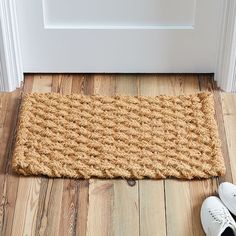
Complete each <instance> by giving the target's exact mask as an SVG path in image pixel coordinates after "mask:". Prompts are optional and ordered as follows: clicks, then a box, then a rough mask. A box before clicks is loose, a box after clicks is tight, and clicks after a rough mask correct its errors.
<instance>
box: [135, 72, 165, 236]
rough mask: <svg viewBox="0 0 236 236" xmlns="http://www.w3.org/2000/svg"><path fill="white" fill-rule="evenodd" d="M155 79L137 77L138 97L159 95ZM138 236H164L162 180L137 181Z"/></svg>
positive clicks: (151, 77) (152, 77)
mask: <svg viewBox="0 0 236 236" xmlns="http://www.w3.org/2000/svg"><path fill="white" fill-rule="evenodd" d="M157 79H158V78H157V77H156V76H154V75H151V76H149V75H146V76H142V77H139V95H142V96H156V95H158V94H159V92H158V89H159V88H158V86H157ZM139 203H140V222H141V224H140V235H147V236H148V235H150V236H152V235H157V234H158V235H163V236H164V235H166V219H165V195H164V181H163V180H140V181H139Z"/></svg>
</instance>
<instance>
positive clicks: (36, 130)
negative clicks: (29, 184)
mask: <svg viewBox="0 0 236 236" xmlns="http://www.w3.org/2000/svg"><path fill="white" fill-rule="evenodd" d="M12 164H13V168H14V170H15V171H16V172H18V173H20V174H23V175H41V174H42V175H47V176H50V177H72V178H85V179H88V178H91V177H99V178H116V177H122V178H135V179H142V178H144V177H149V178H153V179H159V178H166V177H176V178H183V179H192V178H208V177H212V176H221V175H223V174H224V173H225V166H224V161H223V157H222V154H221V149H220V141H219V137H218V131H217V125H216V121H215V119H214V101H213V95H212V94H211V93H207V92H204V93H199V94H194V95H188V96H184V95H183V96H175V97H174V96H157V97H142V96H137V97H129V96H115V97H103V96H83V95H78V94H73V95H60V94H54V93H48V94H36V93H32V94H26V95H24V97H23V102H22V105H21V111H20V115H19V124H18V132H17V137H16V143H15V150H14V154H13V163H12Z"/></svg>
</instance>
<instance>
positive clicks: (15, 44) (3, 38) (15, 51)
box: [0, 0, 23, 91]
mask: <svg viewBox="0 0 236 236" xmlns="http://www.w3.org/2000/svg"><path fill="white" fill-rule="evenodd" d="M15 6H16V5H15V0H1V1H0V91H13V90H15V89H16V88H17V87H19V86H20V83H21V81H22V79H23V71H22V65H21V55H20V45H19V38H18V28H17V20H16V8H15Z"/></svg>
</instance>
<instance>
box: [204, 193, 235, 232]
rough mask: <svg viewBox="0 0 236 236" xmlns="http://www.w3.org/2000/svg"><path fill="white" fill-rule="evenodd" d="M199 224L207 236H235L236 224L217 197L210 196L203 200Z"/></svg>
mask: <svg viewBox="0 0 236 236" xmlns="http://www.w3.org/2000/svg"><path fill="white" fill-rule="evenodd" d="M201 222H202V226H203V229H204V231H205V233H206V235H207V236H220V235H232V236H236V223H235V221H234V219H233V217H232V216H231V215H230V213H229V211H228V210H227V208H226V207H225V206H224V204H223V203H222V202H221V200H220V199H219V198H218V197H214V196H212V197H208V198H207V199H205V200H204V202H203V203H202V208H201ZM226 233H227V234H226Z"/></svg>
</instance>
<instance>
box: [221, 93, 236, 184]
mask: <svg viewBox="0 0 236 236" xmlns="http://www.w3.org/2000/svg"><path fill="white" fill-rule="evenodd" d="M221 101H222V106H223V120H224V127H225V132H226V141H227V147H228V150H229V166H228V168H230V170H231V173H232V182H233V183H234V184H236V156H235V154H236V145H235V140H236V94H228V93H223V92H222V93H221Z"/></svg>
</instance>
